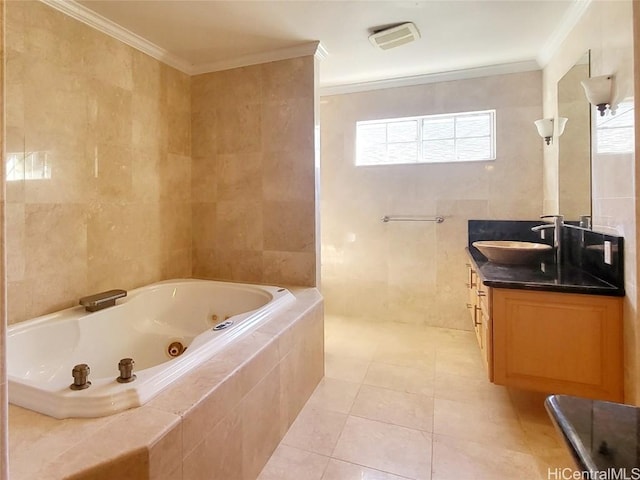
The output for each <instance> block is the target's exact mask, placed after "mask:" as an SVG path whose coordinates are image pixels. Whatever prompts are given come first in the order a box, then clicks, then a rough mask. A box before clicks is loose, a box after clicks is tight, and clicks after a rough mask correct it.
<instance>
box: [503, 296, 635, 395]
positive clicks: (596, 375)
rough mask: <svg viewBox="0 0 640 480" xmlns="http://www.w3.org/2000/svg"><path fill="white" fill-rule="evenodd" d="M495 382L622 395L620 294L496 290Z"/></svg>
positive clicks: (525, 386) (545, 388) (571, 391)
mask: <svg viewBox="0 0 640 480" xmlns="http://www.w3.org/2000/svg"><path fill="white" fill-rule="evenodd" d="M492 300H493V305H492V306H493V312H492V321H493V325H492V327H493V332H492V333H493V367H494V382H495V383H498V384H501V385H510V386H514V387H519V388H523V389H527V390H538V391H543V392H550V393H565V394H570V395H578V396H584V397H589V398H597V399H602V400H613V401H622V399H623V365H622V363H623V353H622V298H620V297H607V296H600V295H578V294H568V293H556V292H536V291H528V290H511V289H501V288H499V289H496V288H494V289H492Z"/></svg>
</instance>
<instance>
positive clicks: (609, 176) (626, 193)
mask: <svg viewBox="0 0 640 480" xmlns="http://www.w3.org/2000/svg"><path fill="white" fill-rule="evenodd" d="M634 3H635V2H631V1H620V2H592V3H591V5H590V6H589V8H588V10H587V11H586V13H585V14H584V16H583V17H582V18H581V20H580V21H579V22H578V24H577V25H576V26H575V28H574V29H573V30H572V31H571V33H570V34H569V36H568V37H567V38H566V40H565V41H564V42H563V44H562V45H561V46H560V48H559V49H558V51H557V52H556V53H555V55H554V56H553V57H552V58H551V60H550V62H549V64H548V65H547V66H546V67H545V69H544V72H543V101H544V112H545V116H546V117H549V116H554V115H556V112H557V82H558V80H559V79H560V78H561V77H562V76H563V75H564V74H565V73H566V72H567V71H568V70H569V69H570V68H571V66H572V65H573V64H574V63H575V62H576V61H577V60H578V59H579V58H580V57H581V56H582V55H583V54H584V53H585V52H586V51H587V50H591V75H592V76H598V75H608V74H614V75H615V84H616V86H615V90H614V96H615V98H614V103H617V102H619V101H621V100H623V99H633V96H634V92H633V88H634V75H633V66H634V63H633V60H634V57H633V51H634V50H633V42H634V33H633V23H632V13H633V4H634ZM635 82H638V79H637V78H636V79H635ZM594 134H595V132H594V130H593V129H592V135H594ZM561 160H562V159H560V161H561ZM558 161H559V160H558V156H557V152H556V154H555V155H554V154H553V152H547V151H545V205H549V206H551V205H553V204H554V203H555V202H556V201H557V185H556V184H555V183H554V182H555V181H557V172H558ZM635 164H636V157H635V152H630V153H628V154H622V155H598V154H597V153H596V152H594V153H593V156H592V197H593V198H592V202H593V203H592V205H593V223H594V228H595V229H596V230H600V231H605V232H608V233H613V234H617V235H621V236H623V237H624V238H625V243H624V258H625V265H624V270H625V290H626V293H627V296H626V298H625V306H624V335H625V397H626V401H627V402H630V403H636V404H640V380H639V376H638V375H639V372H640V365H638V349H639V347H640V342H639V341H638V337H637V329H638V328H637V316H638V313H637V312H638V308H637V306H638V286H637V278H638V265H637V254H636V252H637V241H638V236H637V228H638V223H637V221H636V214H637V211H638V202H639V198H638V194H637V187H636V185H637V181H636V175H637V170H638V169H637V168H636V165H635Z"/></svg>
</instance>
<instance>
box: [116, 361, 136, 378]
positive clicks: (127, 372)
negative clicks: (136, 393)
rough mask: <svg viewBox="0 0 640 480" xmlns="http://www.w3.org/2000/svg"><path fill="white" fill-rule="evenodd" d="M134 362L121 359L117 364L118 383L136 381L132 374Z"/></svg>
mask: <svg viewBox="0 0 640 480" xmlns="http://www.w3.org/2000/svg"><path fill="white" fill-rule="evenodd" d="M134 365H135V362H134V361H133V359H132V358H123V359H122V360H120V362H119V363H118V370H120V376H119V377H118V378H116V381H117V382H118V383H129V382H133V381H134V380H135V379H136V376H135V374H134V373H133V366H134Z"/></svg>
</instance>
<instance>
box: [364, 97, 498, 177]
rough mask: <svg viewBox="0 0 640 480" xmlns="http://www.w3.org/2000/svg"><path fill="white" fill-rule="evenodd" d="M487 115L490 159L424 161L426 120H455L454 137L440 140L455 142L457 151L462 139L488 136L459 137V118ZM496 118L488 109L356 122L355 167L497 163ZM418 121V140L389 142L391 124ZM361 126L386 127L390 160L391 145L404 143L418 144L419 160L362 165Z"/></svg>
mask: <svg viewBox="0 0 640 480" xmlns="http://www.w3.org/2000/svg"><path fill="white" fill-rule="evenodd" d="M485 114H489V115H490V121H489V135H488V137H489V150H490V151H489V156H488V158H482V159H470V160H439V161H424V143H425V142H429V141H430V140H425V138H424V136H423V135H424V127H423V123H424V120H425V119H429V120H432V119H436V118H453V120H454V132H453V137H450V138H443V139H439V140H453V142H454V149H457V142H458V140H462V139H468V138H485V137H487V135H480V136H467V137H458V136H457V134H456V122H457V121H458V119H459V118H462V117H471V116H476V115H485ZM496 117H497V112H496V109H487V110H474V111H466V112H454V113H439V114H433V115H413V116H407V117H394V118H382V119H375V120H358V121H356V128H355V135H356V142H355V143H356V145H355V147H356V148H355V158H354V160H355V162H354V163H355V166H356V167H379V166H393V165H433V164H443V163H450V164H457V163H468V162H490V161H495V160H496V158H497V154H496V136H497V135H496V133H497V131H496ZM414 120H415V121H417V122H418V123H417V136H416V140H415V142H414V141H411V142H389V141H388V129H389V124H391V123H398V122H403V121H404V122H406V121H414ZM361 125H384V126H385V132H386V137H387V138H385V141H384V142H380V143H381V144H384V145H385V147H386V155H387V158H388V149H389V145H398V144H402V143H416V144H417V146H416V158H417V160H416V161H415V162H411V161H409V162H384V163H361V162H360V161H359V160H360V159H361V155H362V154H361V150H362V147H361V145H360V142H359V140H358V127H359V126H361ZM431 141H432V140H431Z"/></svg>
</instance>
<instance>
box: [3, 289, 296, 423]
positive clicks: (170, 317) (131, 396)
mask: <svg viewBox="0 0 640 480" xmlns="http://www.w3.org/2000/svg"><path fill="white" fill-rule="evenodd" d="M293 301H294V296H293V295H292V294H291V292H289V291H288V290H286V289H284V288H278V287H271V286H261V285H249V284H241V283H225V282H216V281H209V280H170V281H165V282H159V283H154V284H152V285H148V286H145V287H141V288H138V289H135V290H132V291H130V292H129V293H128V296H127V297H126V298H124V299H122V300H119V301H118V304H117V305H115V306H113V307H108V308H106V309H104V310H100V311H98V312H93V313H89V312H86V311H85V310H84V308H83V307H74V308H69V309H66V310H62V311H60V312H56V313H52V314H50V315H45V316H42V317H38V318H35V319H33V320H28V321H26V322H21V323H18V324H16V325H11V326H9V328H8V332H7V374H8V375H7V376H8V381H9V401H10V402H11V403H13V404H15V405H19V406H21V407H25V408H28V409H31V410H35V411H37V412H40V413H44V414H46V415H50V416H52V417H56V418H69V417H101V416H105V415H110V414H113V413H116V412H119V411H122V410H125V409H128V408H132V407H137V406H140V405H143V404H144V403H146V402H147V401H148V400H150V399H151V398H153V397H154V396H155V395H157V394H158V393H159V392H160V391H161V390H162V389H163V388H165V387H167V386H168V385H169V384H170V383H171V382H173V381H174V380H176V379H177V378H179V377H180V376H181V375H183V374H184V373H185V372H188V371H189V370H191V369H193V368H195V367H197V366H198V365H200V364H202V363H203V362H204V361H206V360H208V359H209V358H211V357H212V356H213V355H214V354H216V353H217V352H219V351H220V350H221V349H222V348H224V347H225V346H226V345H228V344H229V343H230V342H232V341H233V340H234V339H235V338H237V337H238V336H240V335H242V334H243V333H245V332H248V331H250V330H252V329H253V328H254V327H256V326H257V325H258V324H260V323H261V322H262V321H263V320H265V319H267V318H269V317H270V316H272V315H273V314H274V313H275V312H276V311H278V310H279V309H281V308H282V307H284V306H285V305H287V304H289V303H291V302H293ZM181 346H182V347H186V348H185V349H184V351H183V352H182V353H180V350H181V348H180V347H181ZM174 355H175V356H174ZM123 358H132V359H133V360H134V362H135V365H134V372H133V373H134V374H135V375H136V379H135V380H133V381H132V382H130V383H119V382H117V381H116V378H117V377H118V376H119V370H118V363H119V361H120V360H121V359H123ZM78 364H87V365H88V366H89V368H90V374H89V381H90V382H91V386H89V387H88V388H86V389H84V390H72V389H70V388H69V386H70V385H71V384H72V383H74V379H73V377H72V373H71V372H72V369H73V367H74V366H75V365H78Z"/></svg>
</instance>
